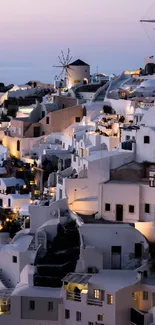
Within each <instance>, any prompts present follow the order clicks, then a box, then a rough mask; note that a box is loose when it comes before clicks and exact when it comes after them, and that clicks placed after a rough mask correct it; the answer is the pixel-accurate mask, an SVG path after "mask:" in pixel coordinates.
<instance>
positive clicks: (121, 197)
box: [99, 181, 140, 223]
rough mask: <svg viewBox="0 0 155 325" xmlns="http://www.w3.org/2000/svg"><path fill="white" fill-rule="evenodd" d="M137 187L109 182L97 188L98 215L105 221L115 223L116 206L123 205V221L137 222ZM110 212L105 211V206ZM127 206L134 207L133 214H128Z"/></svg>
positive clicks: (130, 184)
mask: <svg viewBox="0 0 155 325" xmlns="http://www.w3.org/2000/svg"><path fill="white" fill-rule="evenodd" d="M139 191H140V189H139V185H138V184H132V183H120V182H119V181H116V182H115V181H111V182H109V183H106V184H101V185H100V187H99V215H100V216H102V217H103V218H104V219H106V220H111V221H116V204H120V205H123V221H124V222H130V223H132V222H136V221H139V201H140V194H139ZM106 203H109V204H110V211H105V204H106ZM129 205H134V213H129Z"/></svg>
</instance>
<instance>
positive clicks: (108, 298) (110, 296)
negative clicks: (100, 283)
mask: <svg viewBox="0 0 155 325" xmlns="http://www.w3.org/2000/svg"><path fill="white" fill-rule="evenodd" d="M107 304H108V305H112V304H113V296H112V295H109V294H108V295H107Z"/></svg>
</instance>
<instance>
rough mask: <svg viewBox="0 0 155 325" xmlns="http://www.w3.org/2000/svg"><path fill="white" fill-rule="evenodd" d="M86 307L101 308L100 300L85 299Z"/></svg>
mask: <svg viewBox="0 0 155 325" xmlns="http://www.w3.org/2000/svg"><path fill="white" fill-rule="evenodd" d="M87 305H91V306H99V307H102V305H103V302H102V301H101V300H99V299H91V298H88V299H87Z"/></svg>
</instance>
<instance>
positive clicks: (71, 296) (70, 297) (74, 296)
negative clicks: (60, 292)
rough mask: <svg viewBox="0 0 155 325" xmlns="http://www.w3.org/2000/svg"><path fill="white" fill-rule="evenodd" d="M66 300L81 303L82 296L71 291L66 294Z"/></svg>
mask: <svg viewBox="0 0 155 325" xmlns="http://www.w3.org/2000/svg"><path fill="white" fill-rule="evenodd" d="M66 299H67V300H73V301H79V302H80V301H81V294H80V293H79V294H78V293H74V292H71V291H67V292H66Z"/></svg>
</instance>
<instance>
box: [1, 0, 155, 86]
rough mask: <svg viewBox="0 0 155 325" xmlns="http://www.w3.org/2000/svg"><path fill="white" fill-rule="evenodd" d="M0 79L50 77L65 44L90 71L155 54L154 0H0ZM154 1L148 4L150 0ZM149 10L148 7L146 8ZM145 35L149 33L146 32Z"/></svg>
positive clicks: (114, 68)
mask: <svg viewBox="0 0 155 325" xmlns="http://www.w3.org/2000/svg"><path fill="white" fill-rule="evenodd" d="M0 2H1V19H0V30H1V42H0V45H1V46H0V81H1V82H4V83H5V84H9V83H14V84H21V83H25V82H28V81H29V80H32V79H33V80H40V81H43V82H48V83H49V82H51V83H52V82H53V79H54V77H55V75H56V74H59V72H61V70H59V69H56V68H54V67H53V65H57V64H58V63H59V62H58V55H60V54H61V50H63V51H64V53H66V52H67V49H68V47H69V48H70V50H71V55H72V57H73V60H74V59H77V58H80V59H82V60H84V61H86V62H87V63H89V64H90V66H91V72H92V73H94V72H96V71H97V66H98V71H99V72H104V73H107V74H111V73H116V74H119V73H120V72H122V71H123V70H125V69H134V68H139V67H141V66H143V62H144V57H145V56H147V55H153V54H155V47H154V44H155V42H154V41H153V40H155V30H154V27H155V26H153V25H151V26H150V25H148V24H147V25H146V24H145V26H144V27H145V30H144V28H143V26H142V25H141V24H140V22H139V20H140V19H141V18H142V17H143V16H144V17H145V18H154V19H155V1H153V0H147V1H146V0H76V1H75V0H44V1H43V0H1V1H0ZM153 3H154V5H153V6H152V7H151V5H152V4H153ZM147 11H148V13H147ZM152 26H153V27H152ZM148 35H149V37H148Z"/></svg>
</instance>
